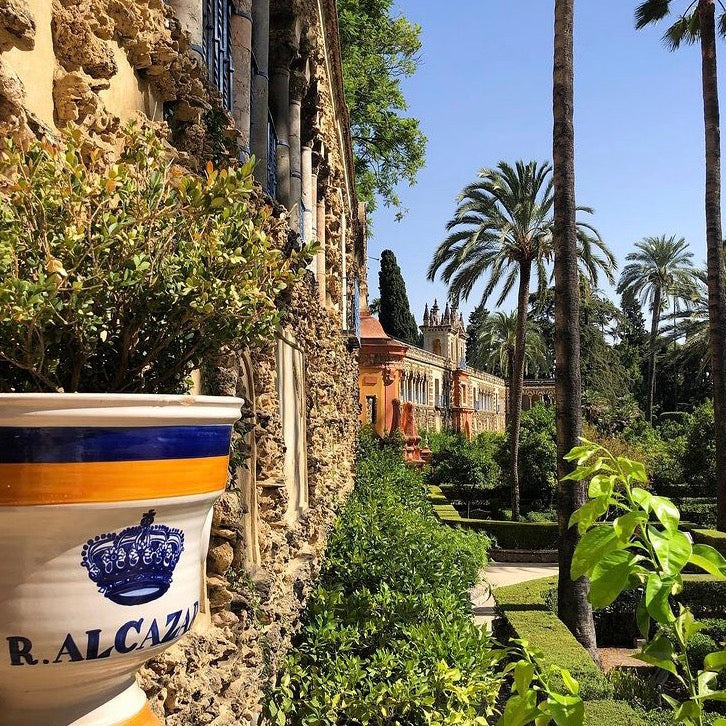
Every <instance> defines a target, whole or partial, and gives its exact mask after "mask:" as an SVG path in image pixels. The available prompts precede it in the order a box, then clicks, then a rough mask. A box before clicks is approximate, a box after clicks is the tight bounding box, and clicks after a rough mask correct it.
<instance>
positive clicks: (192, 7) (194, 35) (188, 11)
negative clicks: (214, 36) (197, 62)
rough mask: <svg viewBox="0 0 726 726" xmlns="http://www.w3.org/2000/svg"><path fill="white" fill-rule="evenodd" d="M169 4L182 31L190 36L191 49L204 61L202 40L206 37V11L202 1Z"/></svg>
mask: <svg viewBox="0 0 726 726" xmlns="http://www.w3.org/2000/svg"><path fill="white" fill-rule="evenodd" d="M169 4H170V5H171V7H172V10H173V11H174V15H176V19H177V20H178V21H179V25H180V26H181V29H182V30H183V31H184V32H185V33H187V34H188V35H189V40H190V42H191V48H192V50H193V51H195V52H196V53H197V54H198V55H199V57H200V58H201V59H202V60H204V54H203V53H202V38H203V36H204V9H203V2H202V0H170V2H169Z"/></svg>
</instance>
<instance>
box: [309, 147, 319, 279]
mask: <svg viewBox="0 0 726 726" xmlns="http://www.w3.org/2000/svg"><path fill="white" fill-rule="evenodd" d="M311 151H312V149H311ZM311 168H312V169H311V170H312V173H311V175H310V217H311V219H312V225H313V236H312V239H314V240H316V239H317V238H318V169H317V167H316V166H315V164H314V163H313V159H311ZM314 264H315V269H314V270H313V272H316V271H317V264H318V263H317V262H315V263H314Z"/></svg>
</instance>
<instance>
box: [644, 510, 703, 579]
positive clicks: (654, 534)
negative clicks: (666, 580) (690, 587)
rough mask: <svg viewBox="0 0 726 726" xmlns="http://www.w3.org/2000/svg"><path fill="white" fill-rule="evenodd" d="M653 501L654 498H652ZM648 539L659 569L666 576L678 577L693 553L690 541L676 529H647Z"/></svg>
mask: <svg viewBox="0 0 726 726" xmlns="http://www.w3.org/2000/svg"><path fill="white" fill-rule="evenodd" d="M653 498H654V499H655V497H653ZM648 539H650V543H651V545H653V549H654V550H655V553H656V555H657V557H658V562H659V563H660V566H661V569H662V570H663V572H664V573H665V574H666V575H678V574H679V573H680V572H681V570H682V569H683V568H684V567H685V566H686V564H687V563H688V560H689V558H690V557H691V552H692V551H693V546H692V545H691V540H689V539H688V537H687V536H686V535H685V534H684V533H683V532H680V531H678V529H676V530H675V531H674V532H672V531H670V530H664V531H662V532H661V531H658V530H657V529H656V528H655V527H651V526H649V527H648Z"/></svg>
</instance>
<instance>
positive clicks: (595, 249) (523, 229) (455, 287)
mask: <svg viewBox="0 0 726 726" xmlns="http://www.w3.org/2000/svg"><path fill="white" fill-rule="evenodd" d="M552 192H553V186H552V167H551V165H550V164H548V163H545V164H538V163H537V162H534V161H530V162H529V163H524V162H523V161H518V162H517V163H516V164H515V166H514V167H512V166H511V165H510V164H507V163H506V162H503V161H501V162H499V164H498V165H497V167H496V169H482V170H481V171H480V172H479V177H478V179H477V181H475V182H474V183H473V184H469V185H468V186H466V187H465V188H464V189H463V191H462V192H461V194H460V195H459V197H458V206H457V209H456V212H455V213H454V217H453V218H452V219H451V220H450V221H449V223H448V224H447V230H448V231H449V232H451V234H450V235H449V236H448V237H447V238H446V239H445V240H444V241H443V242H442V243H441V244H440V245H439V247H438V248H437V249H436V251H435V253H434V257H433V260H432V262H431V265H430V266H429V270H428V277H429V279H430V280H433V279H434V278H435V277H436V274H437V272H439V270H441V278H442V279H443V281H444V282H446V283H447V284H449V286H450V287H449V294H450V296H451V298H452V299H453V300H454V301H458V300H459V299H461V298H463V299H467V298H468V297H469V295H470V294H471V291H472V289H473V288H474V285H475V284H476V283H477V282H479V281H480V280H481V279H482V278H486V279H487V282H486V285H485V287H484V292H483V294H482V303H485V302H486V301H487V300H488V299H489V297H490V296H491V295H492V294H493V292H494V290H495V289H497V288H499V290H500V294H499V297H498V298H497V305H501V304H502V303H503V302H504V299H505V298H506V297H507V295H508V294H509V293H510V292H511V291H512V290H513V289H514V286H515V283H516V284H517V286H518V293H517V322H518V324H519V327H518V330H517V340H516V348H515V355H514V375H513V376H512V387H511V389H510V409H511V410H510V420H509V425H510V443H511V455H510V479H511V485H512V517H513V518H514V519H515V520H516V519H518V518H519V472H518V450H519V424H520V419H521V416H522V386H523V382H524V340H525V330H526V325H527V303H528V299H529V290H530V280H531V277H532V270H533V268H534V273H535V277H536V284H537V290H538V292H539V293H540V294H543V293H544V291H545V290H546V288H547V283H548V280H549V276H548V271H547V268H548V263H549V262H550V261H551V260H552V223H553V221H552V202H553V197H552ZM580 211H582V212H587V213H592V209H589V208H587V207H582V208H581V209H580ZM577 239H578V244H579V249H580V256H581V259H582V261H583V274H585V275H587V276H588V277H590V278H591V279H592V280H593V283H594V284H597V276H598V272H599V271H600V270H603V271H604V272H605V273H606V275H607V276H608V277H609V278H611V277H612V269H613V267H614V266H615V260H614V257H613V255H612V253H610V251H609V250H608V249H607V247H606V246H605V244H604V242H603V241H602V239H601V238H600V235H599V234H598V232H597V230H595V229H594V228H593V227H592V226H591V225H589V224H585V223H584V222H580V223H579V224H578V227H577Z"/></svg>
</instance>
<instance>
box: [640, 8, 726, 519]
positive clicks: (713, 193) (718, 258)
mask: <svg viewBox="0 0 726 726" xmlns="http://www.w3.org/2000/svg"><path fill="white" fill-rule="evenodd" d="M671 4H673V5H675V0H646V1H645V2H643V3H641V4H640V5H638V7H637V9H636V11H635V22H636V26H637V27H638V28H643V27H645V26H646V25H649V24H651V23H657V22H658V21H659V20H662V19H663V18H665V17H666V16H667V15H668V14H669V13H670V11H671ZM721 7H722V8H723V4H722V5H721ZM718 25H719V32H720V34H721V35H722V36H723V35H726V13H725V12H722V13H721V15H720V16H719V22H718ZM665 39H666V42H667V43H668V44H669V46H670V47H671V49H672V50H675V49H677V48H679V47H680V45H681V43H684V42H685V43H695V42H696V41H697V40H700V44H701V86H702V93H703V121H704V130H705V141H706V194H705V208H706V249H707V256H706V269H707V273H708V317H709V329H710V351H711V377H712V380H713V409H714V415H715V420H716V486H717V494H718V512H717V526H718V528H719V529H720V530H722V531H723V530H726V274H725V273H724V266H723V261H724V253H723V247H722V244H721V241H722V236H721V130H720V119H719V103H718V79H717V73H716V4H715V0H692V2H690V4H688V6H687V7H686V9H685V11H684V12H683V14H682V15H680V16H679V18H678V20H676V22H675V23H674V24H673V25H671V27H670V28H669V29H668V30H667V31H666V34H665Z"/></svg>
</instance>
